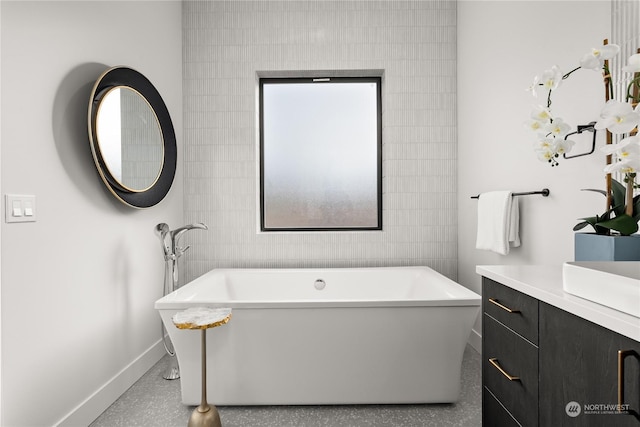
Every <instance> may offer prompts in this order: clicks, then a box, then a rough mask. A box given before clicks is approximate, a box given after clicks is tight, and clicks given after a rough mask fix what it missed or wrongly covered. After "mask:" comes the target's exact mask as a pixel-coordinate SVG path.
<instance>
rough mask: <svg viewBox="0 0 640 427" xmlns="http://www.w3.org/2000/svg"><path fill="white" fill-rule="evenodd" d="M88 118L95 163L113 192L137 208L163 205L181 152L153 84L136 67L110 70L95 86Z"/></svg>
mask: <svg viewBox="0 0 640 427" xmlns="http://www.w3.org/2000/svg"><path fill="white" fill-rule="evenodd" d="M88 120H89V138H90V142H91V151H92V153H93V159H94V161H95V163H96V166H97V168H98V173H99V174H100V177H101V178H102V180H103V182H104V183H105V184H106V186H107V188H108V189H109V190H110V191H111V193H112V194H113V195H114V196H116V197H117V198H118V199H119V200H120V201H122V202H124V203H126V204H128V205H130V206H133V207H136V208H147V207H151V206H153V205H155V204H157V203H159V202H160V201H161V200H162V199H163V198H164V197H165V196H166V194H167V193H168V192H169V189H170V188H171V184H172V183H173V178H174V176H175V171H176V161H177V159H176V157H177V149H176V139H175V133H174V130H173V124H172V122H171V117H170V116H169V111H168V110H167V107H166V105H165V104H164V101H163V100H162V97H161V96H160V94H159V93H158V91H157V90H156V88H155V87H154V86H153V85H152V84H151V82H150V81H149V80H147V79H146V78H145V77H144V76H143V75H142V74H140V73H138V72H137V71H135V70H132V69H131V68H127V67H114V68H110V69H109V70H107V71H106V72H105V73H104V74H103V75H102V76H101V77H100V78H99V79H98V81H97V82H96V84H95V86H94V88H93V91H92V93H91V102H90V104H89V115H88Z"/></svg>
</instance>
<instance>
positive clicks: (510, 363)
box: [482, 313, 538, 426]
mask: <svg viewBox="0 0 640 427" xmlns="http://www.w3.org/2000/svg"><path fill="white" fill-rule="evenodd" d="M482 325H483V327H482V329H483V332H482V338H483V349H482V350H483V351H482V353H483V354H482V380H483V384H484V386H485V387H487V389H488V390H489V391H491V393H492V394H493V395H494V396H495V398H496V399H497V400H498V401H499V402H500V403H501V404H502V405H503V406H504V407H505V408H507V410H508V411H509V412H510V413H511V414H512V415H513V417H514V418H515V419H516V420H518V422H519V423H520V424H521V425H522V426H537V425H538V348H537V347H536V346H535V345H533V344H531V343H530V342H529V341H527V340H525V339H523V338H522V337H521V336H519V335H517V334H515V333H513V331H511V330H509V329H508V328H506V327H505V326H504V325H502V324H500V323H499V322H497V321H496V320H495V319H493V318H492V317H491V316H489V315H487V314H486V313H485V314H484V316H483V319H482ZM509 376H512V378H509ZM516 377H517V378H516Z"/></svg>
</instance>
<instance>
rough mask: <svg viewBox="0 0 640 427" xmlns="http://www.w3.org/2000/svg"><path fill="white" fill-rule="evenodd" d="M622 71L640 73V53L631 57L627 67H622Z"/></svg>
mask: <svg viewBox="0 0 640 427" xmlns="http://www.w3.org/2000/svg"><path fill="white" fill-rule="evenodd" d="M622 71H625V72H627V73H637V72H640V53H636V54H635V55H631V56H630V57H629V61H627V65H625V66H624V67H622Z"/></svg>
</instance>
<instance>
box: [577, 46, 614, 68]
mask: <svg viewBox="0 0 640 427" xmlns="http://www.w3.org/2000/svg"><path fill="white" fill-rule="evenodd" d="M618 52H620V46H618V45H617V44H606V45H604V46H602V47H599V48H593V49H591V52H589V53H587V54H585V55H584V56H583V57H582V59H581V60H580V67H582V68H585V69H588V70H596V71H598V70H601V69H602V67H604V61H605V60H606V59H611V58H613V57H614V56H616V55H617V54H618Z"/></svg>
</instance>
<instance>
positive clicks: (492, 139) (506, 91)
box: [458, 1, 611, 342]
mask: <svg viewBox="0 0 640 427" xmlns="http://www.w3.org/2000/svg"><path fill="white" fill-rule="evenodd" d="M610 16H611V12H610V4H609V1H551V2H543V1H497V2H492V1H460V2H459V3H458V177H459V179H458V224H459V232H458V279H459V281H460V283H462V284H463V285H465V286H467V287H469V288H471V289H472V290H475V291H477V292H479V291H480V287H481V280H480V277H479V276H477V275H476V273H475V267H476V265H479V264H543V265H552V264H561V263H562V262H564V261H570V260H573V234H574V232H573V231H572V228H573V226H574V225H575V223H576V222H577V221H576V219H577V218H580V217H583V216H591V215H594V214H596V213H598V214H599V213H602V211H603V210H604V205H605V203H604V198H603V197H602V196H600V195H597V194H594V193H584V192H580V189H582V188H604V176H603V174H602V172H601V171H602V167H603V166H604V156H603V155H602V154H600V153H596V154H593V155H591V156H588V157H582V158H579V159H573V160H567V161H564V162H561V165H560V166H559V167H556V168H551V167H549V166H548V165H547V164H545V163H543V162H540V161H539V160H537V158H536V156H535V154H534V152H533V150H532V143H533V141H534V140H533V139H532V137H533V136H534V135H533V133H532V132H530V131H529V130H527V129H525V128H524V127H523V125H522V124H523V122H524V121H525V120H526V119H527V118H528V116H529V113H530V109H531V106H532V105H533V104H534V102H535V101H536V100H535V99H534V98H533V97H532V96H531V95H530V94H529V93H528V92H526V91H525V89H526V88H527V87H528V86H530V85H531V83H532V80H533V77H534V75H536V74H540V73H542V72H543V71H544V70H546V69H548V68H550V67H551V66H552V65H554V64H556V65H558V66H559V67H560V68H561V69H562V70H563V71H564V72H567V71H569V70H571V69H572V68H573V67H575V66H578V65H579V60H580V58H581V57H582V55H583V54H584V53H587V52H589V50H590V49H591V48H592V47H597V46H600V45H601V44H602V40H603V39H604V38H607V37H609V35H610V21H611V19H610ZM540 101H541V102H542V101H544V100H540ZM603 103H604V88H603V84H602V80H601V77H600V74H599V73H597V72H595V71H588V70H580V71H578V72H577V73H575V74H573V75H572V76H571V77H570V78H569V79H568V80H566V81H565V82H564V84H563V86H562V87H561V88H559V89H558V90H557V91H555V95H554V98H553V108H554V112H556V114H558V115H560V116H561V117H562V118H564V119H565V121H567V122H569V123H571V124H573V125H574V126H576V125H578V124H586V123H589V122H590V121H592V120H596V119H597V114H598V112H599V110H600V108H601V106H602V105H603ZM590 136H591V135H589V137H590ZM602 141H603V140H601V141H600V142H599V143H598V147H599V146H601V145H602V144H603V142H602ZM575 150H576V152H577V151H578V150H579V148H576V149H575ZM545 187H546V188H549V189H550V190H551V196H550V197H548V198H543V197H541V196H528V197H521V198H520V202H521V204H520V208H521V210H520V214H521V215H520V217H521V223H520V225H521V228H520V233H521V239H522V246H521V247H520V248H517V249H513V250H512V251H511V253H510V254H509V255H506V256H502V255H498V254H495V253H492V252H487V251H479V250H476V249H475V239H476V232H477V216H476V215H477V203H478V202H477V200H472V199H470V196H472V195H476V194H478V193H481V192H485V191H492V190H503V189H505V190H506V189H511V190H515V191H530V190H539V189H542V188H545ZM474 329H475V331H476V332H477V333H480V332H481V325H480V322H479V321H478V322H477V323H476V326H475V328H474ZM476 342H477V340H476Z"/></svg>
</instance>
